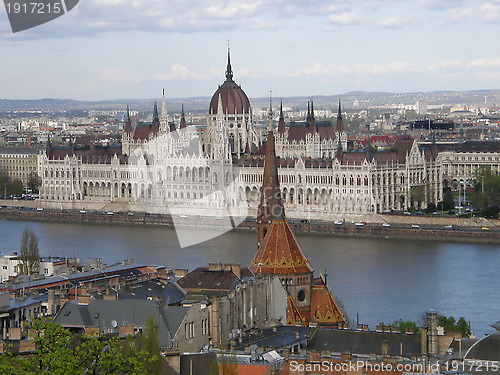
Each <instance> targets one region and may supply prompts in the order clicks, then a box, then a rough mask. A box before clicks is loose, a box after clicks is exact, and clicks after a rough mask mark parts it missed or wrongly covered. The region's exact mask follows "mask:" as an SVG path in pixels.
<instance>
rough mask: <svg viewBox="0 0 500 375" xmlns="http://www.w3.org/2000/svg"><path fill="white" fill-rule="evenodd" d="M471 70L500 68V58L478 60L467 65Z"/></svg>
mask: <svg viewBox="0 0 500 375" xmlns="http://www.w3.org/2000/svg"><path fill="white" fill-rule="evenodd" d="M467 67H470V68H500V58H495V59H486V58H484V59H477V60H474V61H471V62H469V63H468V64H467Z"/></svg>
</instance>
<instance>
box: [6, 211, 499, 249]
mask: <svg viewBox="0 0 500 375" xmlns="http://www.w3.org/2000/svg"><path fill="white" fill-rule="evenodd" d="M23 207H24V208H23ZM181 216H182V215H181ZM379 216H380V219H381V221H383V223H385V224H381V223H365V222H358V223H347V222H343V223H342V224H340V223H337V224H334V223H332V222H323V221H309V220H289V222H290V225H291V226H292V228H293V230H294V232H295V233H304V234H307V233H310V234H319V235H330V236H338V237H358V238H387V239H388V238H390V239H405V240H433V241H447V242H461V243H484V244H500V226H499V225H498V223H497V222H498V220H496V221H494V220H484V219H476V220H475V221H471V219H458V218H442V217H441V218H434V217H425V216H411V217H408V216H405V215H379ZM0 218H3V219H6V220H24V221H46V222H59V223H79V224H94V225H96V224H101V223H106V224H112V225H142V226H153V227H169V228H174V226H177V225H180V226H184V227H198V228H217V227H224V226H226V225H227V222H226V221H223V220H221V219H220V218H216V217H205V216H196V217H187V216H186V217H176V218H175V225H174V220H173V219H172V217H171V216H170V215H155V214H147V213H133V214H124V213H116V212H109V213H106V212H86V211H66V210H62V211H61V210H47V209H45V210H36V208H29V207H26V206H17V207H16V206H14V205H11V206H5V207H2V208H1V209H0ZM255 226H256V222H255V220H254V219H251V218H250V219H249V218H247V219H246V220H244V221H243V222H242V223H241V224H239V225H238V226H236V227H235V228H233V230H236V231H253V230H255Z"/></svg>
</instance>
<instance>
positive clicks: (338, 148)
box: [335, 137, 343, 163]
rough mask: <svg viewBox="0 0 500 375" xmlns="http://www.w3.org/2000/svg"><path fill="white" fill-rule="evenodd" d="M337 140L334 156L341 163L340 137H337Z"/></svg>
mask: <svg viewBox="0 0 500 375" xmlns="http://www.w3.org/2000/svg"><path fill="white" fill-rule="evenodd" d="M337 139H338V142H337V152H336V153H335V156H336V157H337V159H338V160H339V162H340V163H341V162H342V155H343V150H342V140H341V139H340V137H338V138H337Z"/></svg>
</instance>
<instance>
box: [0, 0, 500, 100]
mask: <svg viewBox="0 0 500 375" xmlns="http://www.w3.org/2000/svg"><path fill="white" fill-rule="evenodd" d="M499 33H500V0H489V1H482V0H328V1H326V0H325V1H323V0H80V3H79V4H78V5H77V6H76V8H74V9H73V10H71V11H70V12H69V13H68V14H66V15H64V16H63V17H60V18H58V19H56V20H54V21H52V22H49V23H47V24H45V25H42V26H39V27H36V28H33V29H30V30H27V31H23V32H19V33H15V34H13V33H12V32H11V29H10V26H9V23H8V19H7V14H6V12H5V9H4V8H3V7H2V11H1V13H0V50H1V55H0V56H1V59H0V98H1V99H15V98H17V99H36V98H46V97H50V98H70V99H78V100H101V99H132V98H137V99H140V98H155V97H159V96H160V95H161V90H162V88H165V90H166V95H167V97H176V98H180V97H181V98H182V97H195V96H211V95H212V94H213V92H214V91H215V90H216V88H217V85H218V84H220V83H222V82H223V80H224V70H225V66H226V56H227V45H228V40H229V43H230V49H231V59H232V65H233V71H234V79H235V81H236V82H238V83H239V84H241V85H242V87H243V89H244V90H245V91H246V93H247V94H248V96H250V97H264V96H267V95H268V93H269V91H270V90H272V91H273V96H277V97H286V96H294V95H298V96H314V95H338V94H342V93H345V92H348V91H354V90H363V91H392V92H415V91H438V90H478V89H500V49H499V47H498V46H499V44H498V43H499V42H498V35H499Z"/></svg>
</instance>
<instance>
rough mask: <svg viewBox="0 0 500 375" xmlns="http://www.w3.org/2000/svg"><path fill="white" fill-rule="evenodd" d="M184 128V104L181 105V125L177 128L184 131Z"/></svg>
mask: <svg viewBox="0 0 500 375" xmlns="http://www.w3.org/2000/svg"><path fill="white" fill-rule="evenodd" d="M185 127H186V116H185V115H184V103H182V111H181V123H180V124H179V128H180V129H184V128H185Z"/></svg>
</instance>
